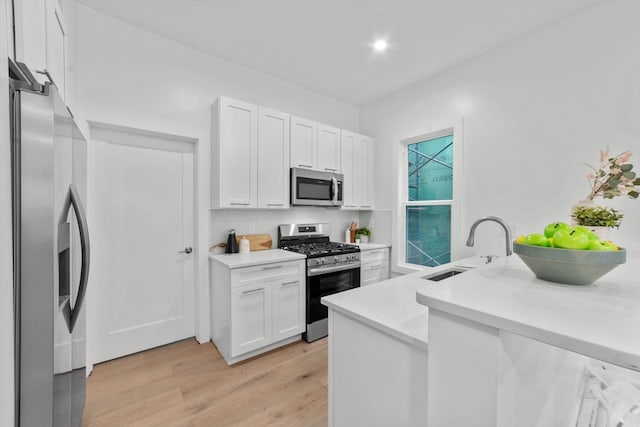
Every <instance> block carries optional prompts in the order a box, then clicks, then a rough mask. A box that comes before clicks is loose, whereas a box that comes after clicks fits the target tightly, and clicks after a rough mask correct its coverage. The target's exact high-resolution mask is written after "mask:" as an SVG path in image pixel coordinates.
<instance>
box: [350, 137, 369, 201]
mask: <svg viewBox="0 0 640 427" xmlns="http://www.w3.org/2000/svg"><path fill="white" fill-rule="evenodd" d="M353 169H354V171H353V174H354V193H355V204H356V205H357V206H358V207H359V208H360V209H372V208H373V140H372V139H371V138H369V137H367V136H364V135H357V136H356V139H355V144H354V160H353Z"/></svg>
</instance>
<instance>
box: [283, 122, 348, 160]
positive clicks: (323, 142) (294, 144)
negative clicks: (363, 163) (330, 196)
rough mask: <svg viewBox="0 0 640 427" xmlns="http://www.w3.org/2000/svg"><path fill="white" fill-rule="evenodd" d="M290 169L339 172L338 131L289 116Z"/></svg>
mask: <svg viewBox="0 0 640 427" xmlns="http://www.w3.org/2000/svg"><path fill="white" fill-rule="evenodd" d="M290 164H291V167H292V168H305V169H313V170H320V171H325V172H336V173H338V172H340V129H338V128H334V127H332V126H328V125H323V124H322V123H316V122H312V121H311V120H307V119H303V118H300V117H295V116H291V162H290Z"/></svg>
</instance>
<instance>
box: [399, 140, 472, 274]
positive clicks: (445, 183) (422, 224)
mask: <svg viewBox="0 0 640 427" xmlns="http://www.w3.org/2000/svg"><path fill="white" fill-rule="evenodd" d="M455 130H456V129H455V128H449V129H445V130H442V131H438V132H433V133H430V134H426V135H420V136H417V137H414V138H410V139H406V140H403V141H402V149H403V155H402V163H403V164H402V167H401V168H400V170H401V171H402V172H401V173H402V191H401V196H400V206H399V212H398V213H399V215H398V216H399V218H400V222H399V227H398V228H399V229H398V230H397V236H398V237H399V243H400V244H399V245H398V247H399V248H400V251H399V252H400V254H399V255H400V259H399V260H398V261H399V264H402V265H404V266H406V267H409V268H411V267H414V268H415V267H416V266H425V267H435V266H438V265H442V264H446V263H448V262H451V261H452V260H454V259H458V258H459V255H460V254H459V251H460V248H461V246H460V242H459V239H460V234H461V233H459V232H457V230H458V229H459V228H460V227H459V224H460V223H461V218H460V216H461V215H460V203H459V199H460V194H461V192H460V189H461V184H462V181H461V174H460V173H459V171H460V170H461V169H462V165H461V163H460V159H459V158H458V156H457V153H458V152H460V151H461V146H459V145H458V144H461V137H460V135H461V132H460V133H459V134H458V133H457V132H455ZM454 136H455V137H454Z"/></svg>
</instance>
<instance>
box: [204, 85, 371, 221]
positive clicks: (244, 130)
mask: <svg viewBox="0 0 640 427" xmlns="http://www.w3.org/2000/svg"><path fill="white" fill-rule="evenodd" d="M373 148H374V147H373V139H371V138H369V137H368V136H364V135H360V134H357V133H354V132H349V131H346V130H341V129H338V128H335V127H332V126H327V125H323V124H321V123H316V122H313V121H310V120H307V119H303V118H300V117H296V116H291V115H289V114H287V113H283V112H280V111H275V110H271V109H268V108H264V107H259V106H257V105H254V104H250V103H247V102H243V101H238V100H236V99H232V98H229V97H226V96H220V97H219V98H218V99H217V100H216V101H215V102H214V104H213V105H212V107H211V209H226V208H240V209H242V208H252V209H288V208H289V207H290V170H289V169H290V167H297V168H306V169H313V170H319V171H324V172H335V173H342V174H343V175H344V180H343V184H342V186H343V187H342V188H343V201H344V204H343V206H342V208H343V209H353V210H367V209H373Z"/></svg>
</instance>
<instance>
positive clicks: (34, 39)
mask: <svg viewBox="0 0 640 427" xmlns="http://www.w3.org/2000/svg"><path fill="white" fill-rule="evenodd" d="M14 14H15V22H14V24H15V27H14V31H15V44H16V60H17V61H19V62H23V63H25V64H26V65H27V66H28V67H29V70H30V71H31V73H32V74H33V75H34V76H35V77H36V78H37V79H38V81H40V82H41V83H43V82H45V81H47V78H46V77H45V76H44V75H43V74H41V73H38V72H39V71H41V72H43V71H45V70H46V71H48V72H49V74H50V75H51V78H52V79H53V80H54V81H55V84H56V86H57V87H58V92H59V93H60V96H61V97H62V99H65V92H66V66H67V65H66V37H67V33H66V31H65V21H64V16H63V14H62V8H61V7H60V3H59V1H58V0H21V1H17V2H15V3H14Z"/></svg>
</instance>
